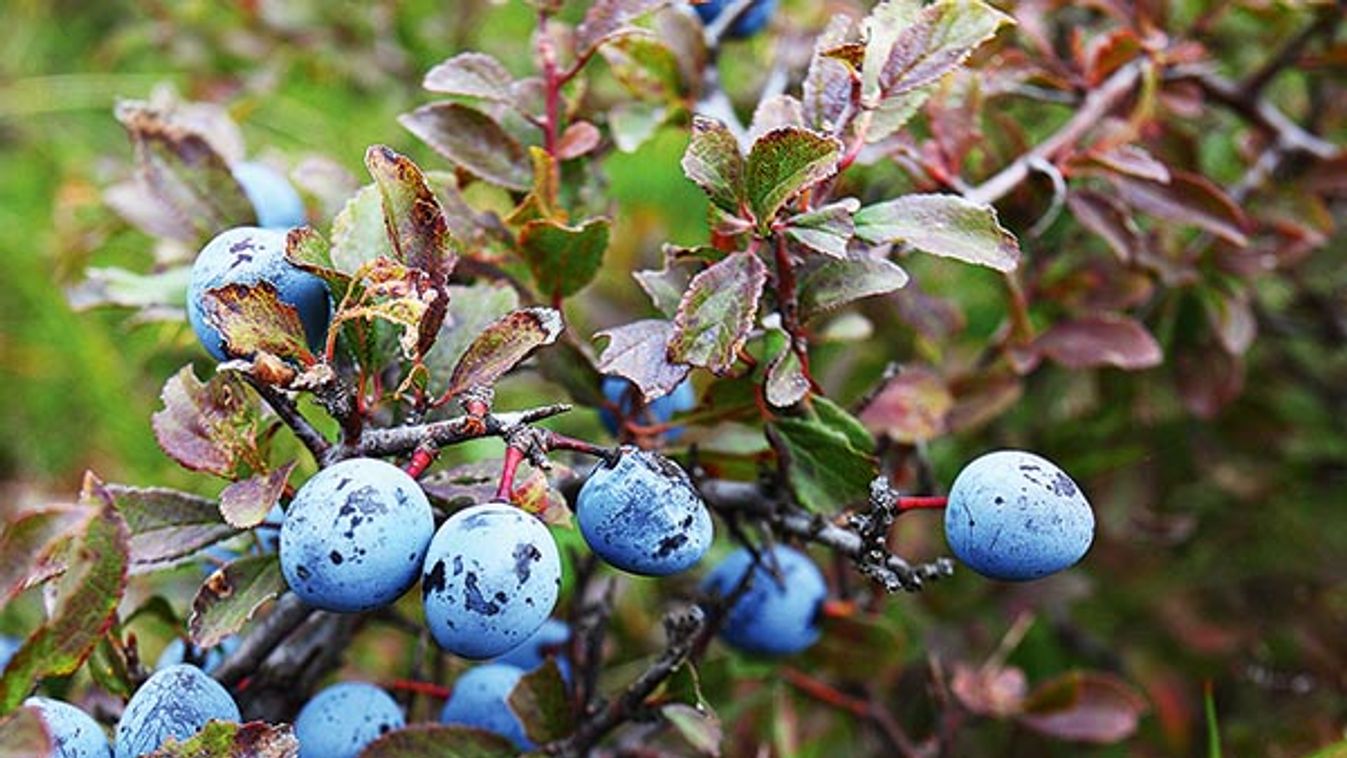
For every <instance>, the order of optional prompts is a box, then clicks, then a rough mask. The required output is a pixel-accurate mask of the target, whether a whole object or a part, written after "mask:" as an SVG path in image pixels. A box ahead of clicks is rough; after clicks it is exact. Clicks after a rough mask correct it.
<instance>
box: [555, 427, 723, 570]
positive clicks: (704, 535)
mask: <svg viewBox="0 0 1347 758" xmlns="http://www.w3.org/2000/svg"><path fill="white" fill-rule="evenodd" d="M576 521H577V522H578V524H579V526H580V533H581V534H582V535H584V538H585V542H587V543H588V544H589V547H590V549H591V550H593V551H594V552H595V553H596V554H598V556H599V557H600V558H602V559H604V560H605V561H607V562H608V563H610V564H612V565H614V566H616V567H618V568H620V569H622V570H623V571H630V572H632V573H633V574H643V575H646V576H668V575H669V574H676V573H678V572H680V571H685V570H687V569H688V568H690V567H691V566H693V565H694V564H696V563H697V561H699V560H701V558H702V555H704V554H705V553H706V549H707V548H708V547H710V546H711V537H712V535H713V532H714V530H713V528H712V526H711V514H710V513H709V512H708V511H707V510H706V504H705V503H703V502H702V499H701V497H700V496H699V495H698V494H697V490H696V489H694V488H693V486H692V481H691V480H690V479H689V478H688V475H687V472H685V471H684V470H683V469H682V468H680V467H679V466H678V464H676V463H674V462H673V461H671V460H669V459H668V458H665V457H664V456H662V455H660V454H658V453H653V452H649V451H645V450H638V449H636V448H634V447H626V448H623V449H622V455H621V457H620V458H619V459H618V461H617V463H615V464H613V465H612V466H609V465H606V464H600V465H599V466H597V467H595V469H594V473H592V474H590V476H589V479H588V480H587V481H586V482H585V484H584V486H583V487H581V488H580V495H579V498H578V499H577V502H576Z"/></svg>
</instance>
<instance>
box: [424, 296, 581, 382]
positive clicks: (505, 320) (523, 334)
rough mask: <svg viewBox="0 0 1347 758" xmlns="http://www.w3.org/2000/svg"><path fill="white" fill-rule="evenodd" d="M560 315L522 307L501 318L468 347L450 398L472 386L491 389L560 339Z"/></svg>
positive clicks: (553, 311) (453, 378)
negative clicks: (534, 353) (539, 351)
mask: <svg viewBox="0 0 1347 758" xmlns="http://www.w3.org/2000/svg"><path fill="white" fill-rule="evenodd" d="M561 331H562V321H561V313H559V312H558V311H555V310H553V309H551V308H521V309H520V310H517V311H514V312H512V313H508V314H506V315H505V316H503V317H502V318H500V319H498V320H497V321H495V322H494V323H492V324H491V325H490V326H488V327H487V328H486V329H484V330H483V331H482V333H481V334H479V335H477V339H475V340H473V343H472V344H471V345H469V346H468V349H467V350H466V351H464V353H463V357H462V358H460V359H459V360H458V365H456V366H455V367H454V373H453V376H452V377H450V379H449V390H448V394H449V395H457V394H459V393H460V392H462V391H464V390H466V389H468V388H470V387H490V386H492V385H494V384H495V383H496V380H497V379H499V378H501V377H502V376H504V375H505V373H506V372H508V371H509V370H510V369H512V368H514V367H515V366H516V365H518V364H519V362H520V361H522V360H524V359H525V358H527V357H528V356H529V354H530V353H532V352H533V351H534V350H536V349H537V348H539V347H541V346H543V345H550V344H552V343H553V342H556V340H557V337H559V336H561Z"/></svg>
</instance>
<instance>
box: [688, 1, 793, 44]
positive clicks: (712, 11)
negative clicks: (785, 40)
mask: <svg viewBox="0 0 1347 758" xmlns="http://www.w3.org/2000/svg"><path fill="white" fill-rule="evenodd" d="M776 2H777V0H757V2H755V3H753V5H751V6H750V7H749V9H748V10H746V11H744V12H743V13H742V14H741V15H740V16H739V18H738V19H736V20H735V22H734V23H733V24H730V28H729V29H728V30H727V31H726V33H725V36H727V37H730V38H731V39H744V38H745V37H752V36H753V35H755V34H757V33H758V32H760V31H762V30H763V29H764V28H765V27H766V26H767V22H768V21H770V20H771V18H772V13H773V12H774V11H776ZM733 4H734V0H707V2H705V3H700V4H698V5H694V6H692V7H693V9H694V10H696V11H697V15H698V16H701V19H702V23H703V24H708V25H709V24H710V23H711V22H713V21H715V20H716V19H717V18H719V17H720V14H721V13H722V12H724V10H725V9H726V8H728V7H729V6H731V5H733Z"/></svg>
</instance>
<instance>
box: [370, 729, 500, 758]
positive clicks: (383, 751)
mask: <svg viewBox="0 0 1347 758" xmlns="http://www.w3.org/2000/svg"><path fill="white" fill-rule="evenodd" d="M431 755H436V756H438V755H445V756H448V755H452V756H454V758H516V756H518V755H519V750H518V749H516V748H515V746H514V743H513V742H511V741H509V740H507V739H506V738H504V737H502V736H500V735H498V734H493V733H491V732H485V731H482V730H480V729H472V728H469V727H466V726H446V725H444V724H412V725H410V726H406V727H403V728H402V729H398V730H395V731H392V732H389V733H388V734H385V735H384V736H382V737H380V738H379V739H377V740H375V741H374V742H371V743H370V744H369V745H368V746H367V747H366V748H365V749H364V750H363V751H362V752H361V753H360V758H426V756H431Z"/></svg>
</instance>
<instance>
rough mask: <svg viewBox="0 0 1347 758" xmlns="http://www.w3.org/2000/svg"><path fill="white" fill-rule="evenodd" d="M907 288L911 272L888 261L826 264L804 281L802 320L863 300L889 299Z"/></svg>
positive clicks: (850, 260) (816, 269) (808, 274)
mask: <svg viewBox="0 0 1347 758" xmlns="http://www.w3.org/2000/svg"><path fill="white" fill-rule="evenodd" d="M905 284H907V272H906V271H903V270H902V269H901V268H899V267H898V264H896V263H892V262H890V261H888V260H886V259H884V258H844V259H836V260H825V261H824V262H823V263H821V264H820V265H818V266H817V267H815V268H813V269H810V270H809V271H808V272H807V273H806V274H805V275H804V276H802V277H800V286H799V299H800V320H801V321H809V320H810V319H813V318H815V317H816V316H819V315H821V314H823V313H827V312H828V311H831V310H835V309H837V308H840V307H842V306H844V305H847V304H848V303H852V302H855V301H857V300H860V299H861V298H866V297H873V296H875V295H885V294H888V293H890V292H893V291H895V290H898V289H901V288H902V287H903V285H905Z"/></svg>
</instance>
